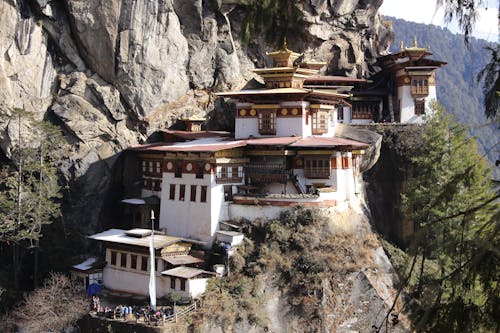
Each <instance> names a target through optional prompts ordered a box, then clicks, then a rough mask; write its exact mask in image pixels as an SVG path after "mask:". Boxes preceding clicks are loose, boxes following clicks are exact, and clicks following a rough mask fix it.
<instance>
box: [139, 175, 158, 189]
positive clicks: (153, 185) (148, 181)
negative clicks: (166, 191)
mask: <svg viewBox="0 0 500 333" xmlns="http://www.w3.org/2000/svg"><path fill="white" fill-rule="evenodd" d="M142 188H143V189H145V190H151V191H161V179H155V178H144V179H143V180H142Z"/></svg>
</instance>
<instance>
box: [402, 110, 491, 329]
mask: <svg viewBox="0 0 500 333" xmlns="http://www.w3.org/2000/svg"><path fill="white" fill-rule="evenodd" d="M435 108H436V113H435V115H434V117H433V118H432V119H431V120H429V122H428V123H427V124H426V125H425V128H424V131H423V137H422V144H421V145H420V146H419V147H418V148H417V149H416V151H415V156H414V157H413V158H412V164H411V168H410V169H411V170H412V172H411V175H410V177H409V180H408V187H407V191H406V193H405V194H404V195H403V203H404V207H405V210H406V214H407V217H408V218H410V219H411V220H413V221H414V223H415V227H416V229H417V230H418V231H417V233H416V234H415V235H414V237H413V239H412V242H411V246H410V249H409V253H410V254H412V255H414V256H418V257H419V258H421V260H420V264H418V265H417V266H418V269H414V271H412V272H411V273H410V274H411V275H413V276H415V277H417V278H416V279H414V281H417V282H416V283H414V284H413V285H410V286H409V287H410V291H411V292H412V294H413V296H414V297H415V299H416V300H417V304H418V306H417V310H416V311H415V313H416V315H417V320H416V327H417V329H418V330H433V331H463V332H466V331H472V330H478V329H479V330H484V331H489V330H492V329H495V328H496V329H497V330H498V329H499V327H500V325H499V323H500V322H499V320H500V317H499V316H498V305H499V304H500V297H499V295H500V292H499V291H500V290H499V285H498V282H499V277H500V269H499V267H500V266H499V264H500V253H499V252H498V248H500V247H499V246H500V244H499V233H498V231H499V229H500V225H499V215H500V214H499V211H500V210H499V204H498V193H495V192H494V191H493V190H492V182H491V175H490V170H488V168H487V164H486V161H485V160H484V159H482V158H481V157H480V155H479V154H478V153H477V147H476V144H475V141H474V140H473V139H472V138H469V137H467V135H466V129H465V127H464V126H462V125H459V124H457V123H456V122H455V121H454V120H453V119H452V118H451V116H450V115H446V114H445V113H444V110H443V108H442V107H440V106H438V105H436V106H435ZM414 266H415V265H412V267H414ZM415 268H416V267H415ZM409 280H410V279H409Z"/></svg>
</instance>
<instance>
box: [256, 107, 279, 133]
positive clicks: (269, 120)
mask: <svg viewBox="0 0 500 333" xmlns="http://www.w3.org/2000/svg"><path fill="white" fill-rule="evenodd" d="M259 133H260V134H272V135H274V134H276V112H275V111H271V112H267V111H261V112H260V113H259Z"/></svg>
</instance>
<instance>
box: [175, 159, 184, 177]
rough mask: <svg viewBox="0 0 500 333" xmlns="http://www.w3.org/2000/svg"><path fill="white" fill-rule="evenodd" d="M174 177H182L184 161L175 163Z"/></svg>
mask: <svg viewBox="0 0 500 333" xmlns="http://www.w3.org/2000/svg"><path fill="white" fill-rule="evenodd" d="M174 177H175V178H182V162H176V163H175V170H174Z"/></svg>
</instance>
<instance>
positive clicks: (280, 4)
mask: <svg viewBox="0 0 500 333" xmlns="http://www.w3.org/2000/svg"><path fill="white" fill-rule="evenodd" d="M301 4H302V1H296V0H295V1H294V0H250V3H249V4H248V5H247V8H246V13H247V14H246V17H245V19H244V22H243V28H242V32H243V35H242V39H243V41H244V42H248V41H249V40H250V38H252V37H254V36H257V35H258V34H260V33H263V34H264V36H265V37H266V39H267V40H268V41H270V42H282V41H283V38H284V37H286V36H287V35H288V36H291V35H293V34H294V33H297V32H298V28H300V27H299V22H300V19H301V12H300V11H299V10H298V8H297V6H300V5H301Z"/></svg>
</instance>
